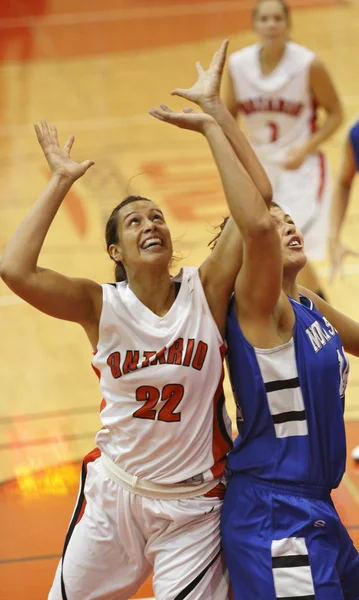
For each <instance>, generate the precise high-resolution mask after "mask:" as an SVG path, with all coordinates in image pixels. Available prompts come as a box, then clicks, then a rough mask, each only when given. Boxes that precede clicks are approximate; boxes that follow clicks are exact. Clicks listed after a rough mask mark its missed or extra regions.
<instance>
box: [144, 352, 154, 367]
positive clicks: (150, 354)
mask: <svg viewBox="0 0 359 600" xmlns="http://www.w3.org/2000/svg"><path fill="white" fill-rule="evenodd" d="M143 356H144V357H145V360H144V361H143V363H142V365H141V366H142V367H148V365H149V364H150V360H151V358H152V357H153V356H156V351H155V350H145V352H144V353H143ZM151 364H152V363H151Z"/></svg>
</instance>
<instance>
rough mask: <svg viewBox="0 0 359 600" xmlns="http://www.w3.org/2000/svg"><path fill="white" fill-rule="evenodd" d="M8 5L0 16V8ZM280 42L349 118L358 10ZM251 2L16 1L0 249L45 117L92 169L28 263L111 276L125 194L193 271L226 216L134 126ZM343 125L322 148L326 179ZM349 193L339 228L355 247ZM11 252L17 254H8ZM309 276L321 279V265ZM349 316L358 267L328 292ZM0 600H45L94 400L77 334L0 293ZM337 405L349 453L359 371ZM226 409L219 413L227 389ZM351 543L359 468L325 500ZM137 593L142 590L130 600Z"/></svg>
mask: <svg viewBox="0 0 359 600" xmlns="http://www.w3.org/2000/svg"><path fill="white" fill-rule="evenodd" d="M5 4H6V5H8V4H10V6H5ZM292 5H293V6H296V7H298V6H299V7H300V8H298V9H297V8H295V10H294V14H293V21H294V28H293V36H292V37H293V39H295V40H296V41H298V42H299V43H303V44H305V45H307V46H308V47H310V48H312V49H313V50H315V51H317V52H318V54H319V56H320V57H321V58H322V59H323V60H324V61H325V63H326V64H327V66H328V67H329V69H330V71H331V72H332V74H333V76H334V79H335V81H336V84H337V86H338V89H339V91H340V94H341V96H342V98H343V102H344V105H345V109H346V127H347V125H348V123H350V121H351V120H352V119H354V118H355V116H356V115H357V114H358V106H359V79H358V77H357V69H356V58H357V56H358V54H359V36H358V28H359V26H358V23H359V2H358V0H352V1H349V0H348V1H347V2H339V1H336V0H332V1H329V0H322V1H320V0H301V1H299V0H298V1H296V2H294V1H293V2H292ZM252 6H253V0H248V1H247V0H222V1H217V2H210V1H206V0H191V2H190V1H189V0H182V1H181V0H177V2H176V0H172V1H168V0H132V1H131V0H92V2H91V3H86V7H85V2H83V1H82V0H71V1H70V0H22V1H21V2H15V0H12V1H11V2H7V3H2V4H1V7H0V61H1V62H0V83H1V95H0V179H1V192H0V195H1V201H0V252H1V251H2V249H3V248H4V246H5V244H6V242H7V240H8V238H9V236H10V235H11V234H12V232H13V231H14V229H15V226H16V225H17V224H18V223H19V221H20V219H21V218H22V216H23V215H24V213H25V212H26V211H27V210H28V209H29V207H30V206H31V205H32V203H33V202H34V200H35V199H36V197H37V195H38V194H39V193H40V191H41V189H42V188H43V186H44V185H45V182H46V180H47V178H48V171H47V167H46V165H45V161H44V159H43V157H42V155H41V152H40V150H39V148H38V146H37V142H36V139H35V136H34V133H33V131H32V128H31V123H33V122H36V121H39V119H41V118H46V119H48V120H50V121H54V122H55V123H56V124H57V126H58V130H59V132H60V136H61V138H62V139H65V137H67V136H68V135H69V134H71V133H74V134H75V135H76V143H75V149H74V152H73V154H74V156H75V157H77V158H79V159H85V158H91V159H93V160H95V161H96V166H95V167H94V168H93V169H92V170H91V171H90V172H89V173H88V174H87V175H86V177H85V178H84V179H83V180H81V182H79V183H78V184H77V185H76V186H75V188H74V189H73V190H72V192H71V193H70V194H69V196H68V197H67V199H66V201H65V202H64V205H63V207H62V208H61V210H60V212H59V215H58V217H57V218H56V221H55V224H54V226H53V228H52V229H51V232H50V234H49V236H48V238H47V241H46V244H45V248H44V251H43V253H42V256H41V261H40V263H41V264H42V265H44V266H48V267H51V268H53V269H57V270H59V271H62V272H64V273H66V274H68V275H76V276H84V277H91V278H93V279H95V280H97V281H99V282H103V281H111V280H112V266H111V263H110V260H109V259H108V258H107V256H106V252H105V245H104V239H103V229H104V223H105V220H106V217H107V215H108V214H109V212H110V210H111V208H112V207H113V206H114V205H115V204H117V203H118V202H119V201H120V199H121V198H122V197H123V196H124V195H126V194H127V193H128V192H131V193H143V194H146V195H148V196H150V197H152V198H154V199H155V200H156V201H158V202H159V204H160V205H161V206H162V207H163V209H164V210H165V213H166V215H167V218H168V221H169V225H170V227H171V228H172V231H173V235H174V238H175V239H176V250H177V252H178V255H180V256H181V257H182V261H181V262H182V263H187V264H193V265H197V264H199V263H200V261H201V260H202V259H203V258H204V256H205V255H206V252H207V247H206V246H207V242H208V241H209V239H210V238H211V235H212V232H213V230H212V227H213V225H215V224H217V223H219V222H220V220H221V218H222V215H224V214H226V207H225V204H224V201H223V197H222V194H221V191H220V186H219V181H218V177H217V175H216V172H215V169H214V167H213V164H212V161H211V159H210V156H209V152H208V150H207V148H206V145H205V143H204V142H203V140H202V139H200V138H199V136H196V135H195V134H191V133H188V132H183V131H180V130H177V129H174V128H171V127H169V126H166V125H164V124H162V123H158V122H156V121H154V120H151V118H150V117H149V116H148V110H149V109H150V108H151V107H152V106H155V105H158V104H159V103H160V102H170V103H171V104H172V105H173V106H174V107H180V106H181V102H180V101H179V100H172V99H170V98H169V92H170V90H171V89H172V88H173V87H175V86H186V85H189V84H191V82H193V81H194V77H195V69H194V62H195V60H198V59H199V60H201V61H202V62H203V63H204V64H207V63H208V61H209V59H210V57H211V55H212V53H213V51H214V49H215V48H217V47H218V45H219V43H220V41H221V40H222V38H224V37H227V36H229V37H230V40H231V50H232V51H233V50H234V49H236V48H238V47H241V46H243V45H245V44H248V43H251V42H252V41H253V40H254V37H253V34H252V33H251V32H250V31H249V29H248V28H249V26H250V9H251V7H252ZM344 131H345V129H344V128H343V129H342V130H341V131H340V132H339V133H338V134H337V135H336V136H335V137H334V138H333V139H332V140H331V141H330V143H329V144H327V147H326V150H327V152H328V155H329V157H330V160H331V164H332V167H333V173H334V174H335V173H336V172H337V169H338V164H339V156H340V150H341V144H342V140H343V137H344ZM358 228H359V191H358V188H356V190H354V194H353V199H352V202H351V207H350V214H349V219H348V221H347V224H346V226H345V237H346V239H347V241H348V243H351V244H352V245H353V246H354V247H356V248H357V249H359V242H358V240H357V231H358ZM24 251H26V249H24ZM319 266H320V272H321V274H322V276H323V284H324V285H326V280H327V273H328V268H327V263H325V262H324V263H322V264H320V265H319ZM326 289H327V291H328V294H329V297H330V299H331V301H332V303H333V304H335V305H336V306H337V307H338V308H340V309H342V310H343V311H345V312H347V313H348V314H349V315H351V316H352V317H354V318H356V319H359V307H358V302H357V299H358V296H359V263H358V262H355V261H354V260H353V261H352V262H349V264H348V265H347V269H346V277H345V279H344V280H343V281H337V282H336V283H335V284H334V285H333V286H332V287H330V288H328V286H326ZM0 337H1V342H2V343H1V350H0V352H1V388H0V389H1V402H0V481H1V482H2V485H1V486H0V530H1V540H0V598H1V599H4V600H20V599H21V600H23V599H24V598H26V599H27V600H42V599H45V598H46V597H47V591H48V589H49V587H50V584H51V581H52V578H53V575H54V571H55V568H56V564H57V562H58V559H59V557H60V554H61V549H62V544H63V540H64V535H65V531H66V527H67V524H68V522H69V519H70V516H71V513H72V509H73V506H74V503H75V500H76V495H77V488H78V477H79V461H80V460H81V458H82V457H83V456H84V455H85V454H86V453H87V452H88V451H89V450H91V449H92V448H93V445H94V435H95V432H96V431H97V429H98V428H99V426H100V422H99V403H100V396H99V391H98V386H97V380H96V377H94V375H93V372H92V369H91V366H90V361H91V349H90V348H89V346H88V342H87V340H86V338H85V336H84V335H83V333H82V331H81V330H80V328H79V327H76V326H74V325H73V324H71V323H66V322H60V321H57V320H55V319H50V318H49V317H47V316H45V315H42V314H41V313H38V312H36V311H35V310H34V309H33V308H31V307H30V306H27V305H26V304H24V303H23V302H21V301H20V300H19V299H18V298H17V297H15V296H14V295H13V294H12V293H11V292H10V291H9V290H8V289H7V288H6V287H5V285H3V283H0ZM351 367H352V368H351V376H350V383H349V390H348V394H347V412H346V419H347V433H348V450H349V451H350V450H351V449H352V448H353V447H354V446H355V445H356V444H359V399H358V392H359V361H358V360H355V359H352V361H351ZM227 397H228V405H229V410H230V412H231V414H234V406H233V401H232V399H231V395H230V392H229V390H228V383H227ZM335 499H336V502H337V506H338V508H339V511H340V513H341V515H342V518H343V520H344V523H345V525H346V526H347V527H348V529H349V531H350V533H351V535H352V537H353V538H354V539H355V541H356V544H357V546H359V469H356V468H355V465H353V464H352V461H351V459H350V458H349V459H348V471H347V474H346V476H345V479H344V481H343V483H342V485H341V486H340V489H339V490H338V491H337V492H336V493H335ZM149 596H152V589H151V585H150V582H148V583H147V584H146V586H144V587H143V588H142V589H141V590H140V592H139V593H138V595H137V596H136V597H138V598H143V597H149Z"/></svg>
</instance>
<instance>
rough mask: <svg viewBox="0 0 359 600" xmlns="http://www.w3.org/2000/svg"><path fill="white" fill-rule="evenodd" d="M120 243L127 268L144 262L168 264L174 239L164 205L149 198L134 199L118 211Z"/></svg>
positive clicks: (161, 266) (159, 266) (122, 258)
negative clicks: (148, 199) (163, 209)
mask: <svg viewBox="0 0 359 600" xmlns="http://www.w3.org/2000/svg"><path fill="white" fill-rule="evenodd" d="M118 234H119V235H118V237H119V240H120V242H119V247H120V252H121V254H122V256H121V257H120V260H122V261H123V263H124V265H125V268H126V270H128V269H130V270H131V269H133V270H136V269H137V268H138V267H141V265H144V264H148V265H149V264H156V265H157V266H158V268H165V269H166V268H168V265H169V263H170V261H171V258H172V252H173V249H172V240H171V234H170V231H169V229H168V227H167V224H166V221H165V218H164V216H163V213H162V211H161V209H160V208H159V207H158V206H157V205H156V204H155V203H154V202H149V201H146V200H138V201H136V202H130V203H129V204H127V205H126V206H124V207H123V208H121V209H120V210H119V213H118Z"/></svg>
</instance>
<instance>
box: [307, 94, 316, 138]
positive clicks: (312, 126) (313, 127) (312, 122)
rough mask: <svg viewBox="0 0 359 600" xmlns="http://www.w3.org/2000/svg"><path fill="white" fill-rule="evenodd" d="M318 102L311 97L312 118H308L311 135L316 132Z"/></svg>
mask: <svg viewBox="0 0 359 600" xmlns="http://www.w3.org/2000/svg"><path fill="white" fill-rule="evenodd" d="M317 110H318V102H317V101H316V99H315V98H314V96H313V97H312V111H313V112H312V116H311V117H310V122H309V126H310V131H311V133H312V134H313V133H315V132H316V131H317V117H318V112H317Z"/></svg>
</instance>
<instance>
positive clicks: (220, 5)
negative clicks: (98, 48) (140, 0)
mask: <svg viewBox="0 0 359 600" xmlns="http://www.w3.org/2000/svg"><path fill="white" fill-rule="evenodd" d="M317 2H318V4H319V6H316V7H315V8H320V6H328V1H327V0H317ZM329 6H330V4H329ZM332 6H333V5H332ZM334 6H335V5H334ZM299 7H300V8H302V7H306V8H310V3H309V2H308V1H305V0H304V1H303V0H302V1H301V2H298V5H297V6H296V7H295V8H299ZM252 9H253V1H252V0H247V1H243V0H242V2H241V3H239V2H233V0H224V1H223V2H207V3H204V4H203V3H201V4H177V5H175V6H152V7H151V8H144V7H141V8H122V9H121V8H120V9H112V10H98V11H89V12H87V11H86V12H74V13H64V14H57V15H56V14H54V15H45V16H44V15H40V16H37V17H13V18H9V19H2V20H1V22H0V29H13V28H16V27H19V26H20V25H22V26H26V27H43V26H46V27H49V26H51V27H54V26H55V27H56V26H59V25H79V24H82V23H105V22H110V21H114V20H117V21H128V20H136V19H157V18H163V17H178V16H182V15H183V16H187V15H205V14H213V13H215V14H216V13H224V12H233V13H241V12H245V11H248V10H250V11H252Z"/></svg>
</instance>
